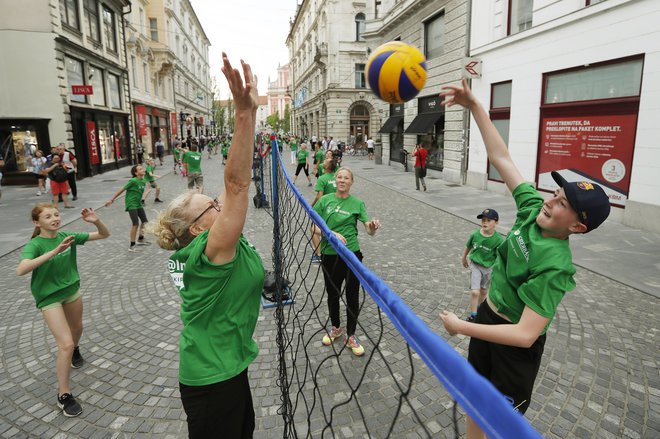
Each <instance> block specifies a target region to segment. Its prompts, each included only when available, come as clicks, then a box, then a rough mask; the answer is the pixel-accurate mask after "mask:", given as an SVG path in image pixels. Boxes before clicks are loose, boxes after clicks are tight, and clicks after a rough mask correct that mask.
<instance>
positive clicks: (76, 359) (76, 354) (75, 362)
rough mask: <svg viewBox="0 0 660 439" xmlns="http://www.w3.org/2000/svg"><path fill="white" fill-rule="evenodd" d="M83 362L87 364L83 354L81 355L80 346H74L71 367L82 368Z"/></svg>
mask: <svg viewBox="0 0 660 439" xmlns="http://www.w3.org/2000/svg"><path fill="white" fill-rule="evenodd" d="M83 364H85V360H84V359H83V357H82V355H80V348H79V347H78V346H76V347H75V348H73V355H72V356H71V367H73V368H74V369H80V367H81V366H82V365H83Z"/></svg>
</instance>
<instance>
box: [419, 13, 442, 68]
mask: <svg viewBox="0 0 660 439" xmlns="http://www.w3.org/2000/svg"><path fill="white" fill-rule="evenodd" d="M424 46H425V47H424V51H425V55H426V59H431V58H437V57H439V56H441V55H442V54H443V53H445V14H444V13H441V14H440V15H436V16H435V17H433V18H431V19H430V20H428V21H427V22H425V23H424Z"/></svg>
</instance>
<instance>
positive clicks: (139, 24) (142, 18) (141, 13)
mask: <svg viewBox="0 0 660 439" xmlns="http://www.w3.org/2000/svg"><path fill="white" fill-rule="evenodd" d="M146 23H147V22H146V21H145V20H144V9H142V8H140V22H139V23H138V32H140V33H141V34H144V26H145V24H146Z"/></svg>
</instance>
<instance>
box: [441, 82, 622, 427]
mask: <svg viewBox="0 0 660 439" xmlns="http://www.w3.org/2000/svg"><path fill="white" fill-rule="evenodd" d="M440 96H442V97H444V101H443V105H446V106H452V105H456V104H459V105H461V106H463V107H465V108H467V109H468V110H470V112H471V113H472V117H473V118H474V120H475V121H476V123H477V126H478V127H479V131H480V132H481V136H482V137H483V140H484V143H485V146H486V152H487V156H488V160H489V161H490V163H491V164H492V165H493V166H494V167H495V169H497V171H498V172H499V173H500V175H501V176H502V179H503V180H504V182H505V183H506V185H507V188H508V189H509V190H510V191H511V193H512V195H513V198H514V200H515V202H516V206H517V208H518V212H517V216H516V221H515V223H514V225H513V227H512V229H511V232H509V234H508V235H507V237H506V242H504V243H503V244H502V245H500V246H499V247H498V251H497V261H496V262H495V265H494V268H493V273H492V281H491V287H490V289H489V291H488V295H487V297H486V300H485V301H484V302H483V303H482V304H481V306H479V310H478V311H477V316H476V318H475V320H474V322H466V321H464V320H461V319H459V318H458V317H457V316H456V314H454V313H453V312H450V311H443V312H442V313H441V314H440V318H441V319H442V322H443V324H444V326H445V329H446V330H447V332H448V333H449V334H450V335H455V334H463V335H467V336H469V337H471V338H470V345H469V350H468V361H469V362H470V363H471V364H472V365H473V366H474V368H475V369H476V370H477V372H479V373H480V374H481V375H483V376H484V377H485V378H487V379H488V380H490V381H491V382H492V383H493V385H494V386H495V387H496V388H497V389H498V390H499V391H500V392H502V394H504V395H505V396H506V397H507V398H508V399H509V400H510V401H511V403H512V406H513V407H514V408H515V409H516V410H518V411H520V412H521V413H525V411H526V410H527V408H528V407H529V404H530V401H531V398H532V389H533V386H534V381H535V379H536V375H537V373H538V370H539V367H540V365H541V357H542V355H543V348H544V345H545V339H546V331H547V329H548V326H549V325H550V323H551V322H552V319H553V317H554V315H555V313H556V312H557V307H558V305H559V302H560V301H561V299H562V298H563V297H564V294H565V293H566V292H568V291H571V290H573V289H574V288H575V280H574V278H573V276H574V274H575V266H574V265H573V261H572V259H573V258H572V255H571V250H570V246H569V241H568V239H569V237H570V235H573V234H576V233H588V232H590V231H591V230H593V229H595V228H596V227H598V226H599V225H600V224H601V223H602V222H603V221H605V219H606V218H607V216H608V215H609V213H610V202H609V199H608V196H607V194H606V193H605V191H604V190H603V188H601V187H600V186H599V185H597V184H595V183H592V182H587V181H580V182H568V181H566V180H565V179H564V178H563V177H562V176H561V175H560V174H559V173H557V172H552V177H553V179H554V180H555V182H556V183H557V185H558V186H559V188H558V189H557V190H556V191H555V193H554V195H553V197H552V198H550V199H549V200H547V201H545V200H544V199H543V197H542V196H541V195H540V194H539V193H538V192H537V191H536V189H535V188H534V186H533V185H532V184H530V183H527V182H525V179H524V178H523V176H522V175H521V173H520V171H519V170H518V168H517V167H516V165H515V163H514V161H513V159H512V158H511V155H510V154H509V150H508V148H507V145H506V143H504V141H503V140H502V137H501V136H500V134H499V132H498V131H497V129H496V128H495V125H493V123H492V121H491V120H490V119H489V117H488V113H487V112H486V110H485V109H484V108H483V106H482V105H481V103H480V102H479V101H478V100H477V99H476V98H475V97H474V95H473V94H472V92H471V91H470V88H469V87H468V84H467V81H466V80H465V79H464V80H463V81H462V85H461V86H457V85H450V86H446V87H443V92H442V93H441V94H440ZM467 437H468V438H470V439H472V438H483V437H485V436H484V433H483V431H482V430H481V429H480V428H479V426H478V425H477V424H476V423H475V422H474V420H472V418H470V417H468V419H467Z"/></svg>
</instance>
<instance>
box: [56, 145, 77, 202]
mask: <svg viewBox="0 0 660 439" xmlns="http://www.w3.org/2000/svg"><path fill="white" fill-rule="evenodd" d="M57 155H59V156H60V161H61V162H62V165H63V166H64V169H66V179H67V181H68V183H69V189H70V190H71V196H72V197H73V198H72V200H73V201H76V200H77V199H78V186H76V170H77V169H78V160H77V159H76V156H75V155H73V153H72V152H70V151H67V150H66V148H65V147H64V142H60V144H59V145H57Z"/></svg>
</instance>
